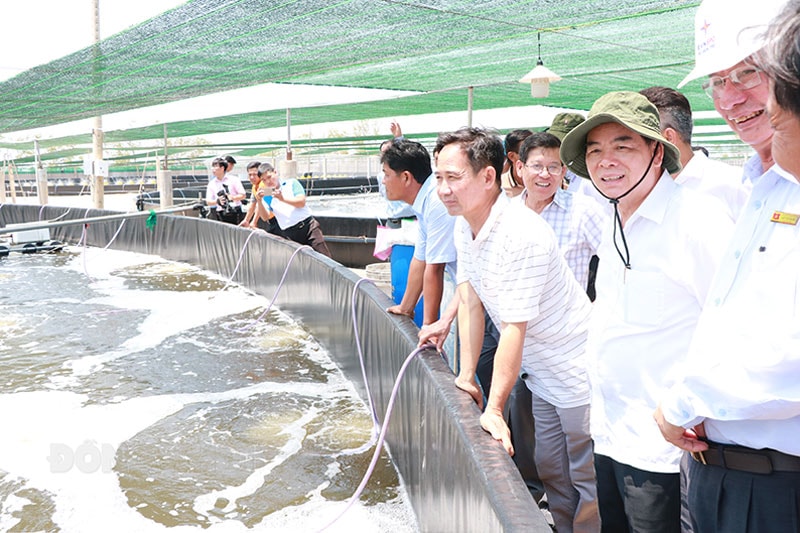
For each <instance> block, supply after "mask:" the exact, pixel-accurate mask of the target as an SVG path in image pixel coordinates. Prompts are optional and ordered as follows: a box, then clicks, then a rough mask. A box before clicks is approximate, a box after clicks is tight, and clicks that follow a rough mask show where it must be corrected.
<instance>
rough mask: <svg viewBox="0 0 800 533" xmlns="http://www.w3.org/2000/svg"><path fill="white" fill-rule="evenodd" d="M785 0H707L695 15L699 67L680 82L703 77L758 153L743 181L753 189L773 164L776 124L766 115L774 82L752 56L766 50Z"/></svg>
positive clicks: (730, 122)
mask: <svg viewBox="0 0 800 533" xmlns="http://www.w3.org/2000/svg"><path fill="white" fill-rule="evenodd" d="M785 3H786V0H763V1H761V2H759V3H758V7H757V8H755V9H739V8H736V7H733V6H731V5H730V3H729V2H726V1H725V0H713V1H711V2H709V1H706V2H703V3H702V4H701V5H700V7H699V8H698V9H697V13H696V15H695V66H694V69H692V71H691V72H690V73H689V74H688V75H687V76H686V77H685V78H684V79H683V81H681V82H680V83H679V84H678V88H679V89H680V88H681V87H683V86H684V85H686V84H687V83H689V82H690V81H692V80H695V79H697V78H701V77H703V76H708V79H707V80H705V81H704V82H703V89H704V90H705V92H706V94H707V95H708V96H709V97H710V98H711V99H712V100H713V101H714V107H715V108H716V110H717V112H718V113H719V114H720V115H721V116H722V118H723V119H725V122H727V123H728V125H729V126H730V127H731V129H732V130H733V131H734V133H736V135H738V136H739V138H740V139H741V140H742V141H743V142H745V143H747V144H749V145H750V146H751V147H752V148H753V149H754V150H755V151H756V153H755V155H753V156H752V157H751V158H750V159H749V160H748V161H747V163H746V164H745V167H744V175H743V176H742V181H743V183H745V185H747V186H748V188H752V186H753V184H755V182H756V181H758V178H759V177H760V176H761V175H762V174H764V173H765V172H767V171H768V170H769V169H770V167H772V165H773V160H772V127H771V126H770V124H769V117H768V116H767V112H766V111H767V98H768V97H769V81H768V79H767V77H766V76H765V75H764V73H763V72H761V70H760V69H759V68H758V67H756V66H755V63H754V62H753V61H752V56H753V54H755V53H756V52H758V50H759V49H760V48H761V43H762V41H761V39H760V38H759V37H760V35H761V34H762V33H763V32H764V30H765V27H766V26H765V25H766V23H768V22H769V20H770V18H771V17H772V16H773V15H775V14H776V13H777V10H778V9H779V8H780V7H781V6H782V5H783V4H785Z"/></svg>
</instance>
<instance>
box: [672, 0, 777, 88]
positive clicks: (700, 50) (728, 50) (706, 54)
mask: <svg viewBox="0 0 800 533" xmlns="http://www.w3.org/2000/svg"><path fill="white" fill-rule="evenodd" d="M786 3H787V0H759V1H758V2H741V3H737V4H732V3H731V2H730V0H704V1H703V3H702V4H700V6H699V7H698V8H697V12H696V13H695V19H694V54H695V55H694V68H693V69H692V71H691V72H690V73H689V74H688V75H687V76H686V77H685V78H684V79H683V81H681V82H680V83H679V84H678V88H679V89H680V88H681V87H683V86H684V85H686V84H687V83H689V82H690V81H692V80H695V79H697V78H700V77H703V76H708V75H711V74H713V73H715V72H719V71H721V70H726V69H729V68H731V67H732V66H734V65H736V64H737V63H739V62H740V61H744V60H745V59H747V58H748V57H749V56H751V55H752V54H754V53H755V52H758V51H759V50H760V49H761V47H762V46H764V40H763V35H764V33H765V32H766V30H767V28H768V26H769V23H770V21H771V20H772V19H774V18H775V16H776V15H778V13H780V11H781V8H782V7H783V6H784V5H786Z"/></svg>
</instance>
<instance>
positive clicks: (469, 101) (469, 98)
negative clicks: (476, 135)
mask: <svg viewBox="0 0 800 533" xmlns="http://www.w3.org/2000/svg"><path fill="white" fill-rule="evenodd" d="M474 92H475V88H474V87H472V86H470V87H468V88H467V127H469V128H471V127H472V98H473V95H474Z"/></svg>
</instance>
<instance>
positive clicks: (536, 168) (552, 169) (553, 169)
mask: <svg viewBox="0 0 800 533" xmlns="http://www.w3.org/2000/svg"><path fill="white" fill-rule="evenodd" d="M561 167H562V166H561V165H558V164H556V163H553V164H552V165H547V166H544V165H540V164H539V163H534V164H533V165H525V168H527V169H530V170H531V171H532V172H533V173H535V174H541V173H542V171H543V170H546V171H547V173H548V174H550V175H551V176H555V175H556V174H558V173H560V172H561Z"/></svg>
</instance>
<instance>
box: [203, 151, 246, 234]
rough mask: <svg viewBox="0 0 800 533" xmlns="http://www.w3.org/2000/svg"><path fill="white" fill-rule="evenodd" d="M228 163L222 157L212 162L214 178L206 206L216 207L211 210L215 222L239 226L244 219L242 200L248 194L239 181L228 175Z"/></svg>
mask: <svg viewBox="0 0 800 533" xmlns="http://www.w3.org/2000/svg"><path fill="white" fill-rule="evenodd" d="M227 170H228V162H227V161H225V160H224V159H223V158H221V157H217V158H215V159H214V160H213V161H211V172H212V174H213V175H214V178H213V179H211V180H209V182H208V186H207V187H206V204H207V205H209V206H214V209H212V210H211V213H212V216H213V218H214V219H215V220H219V221H220V222H227V223H228V224H237V225H238V224H239V223H240V222H241V221H242V219H243V218H244V213H243V212H242V200H244V198H245V196H246V193H245V190H244V188H243V187H242V184H241V182H240V181H239V180H236V179H234V178H233V177H231V176H229V175H228V174H227Z"/></svg>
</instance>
